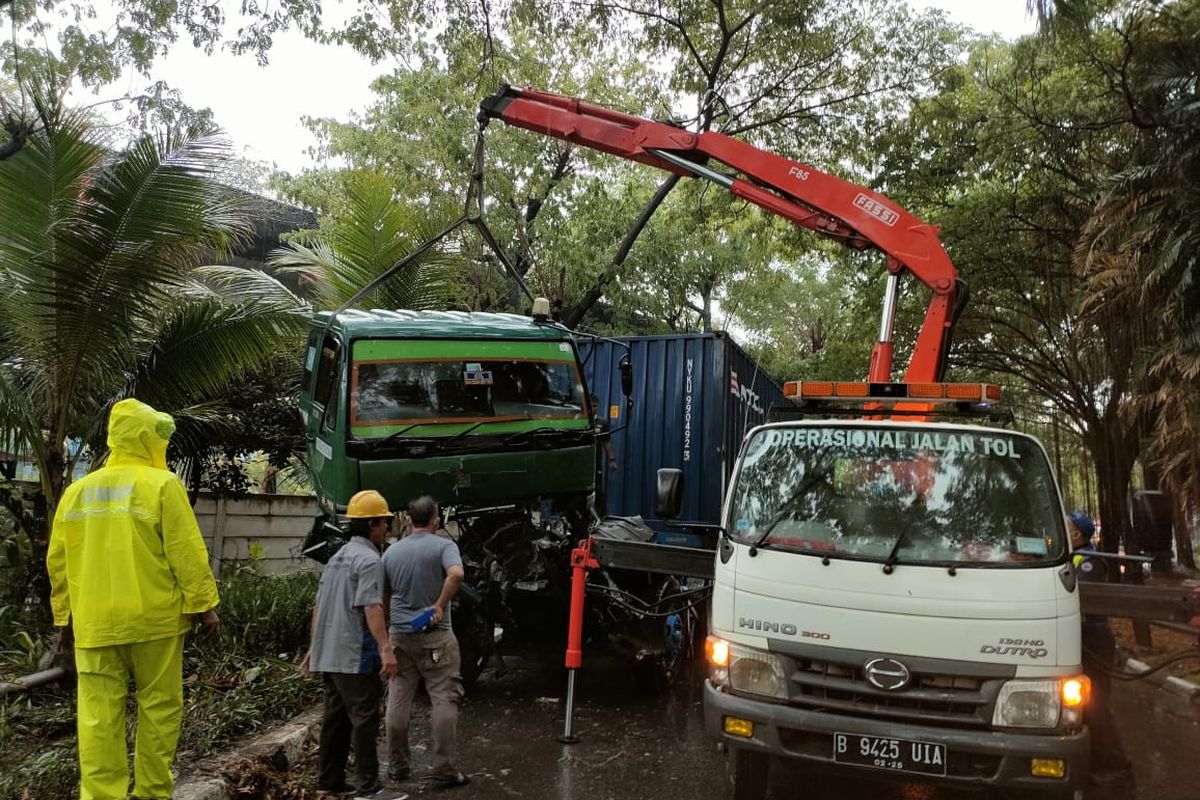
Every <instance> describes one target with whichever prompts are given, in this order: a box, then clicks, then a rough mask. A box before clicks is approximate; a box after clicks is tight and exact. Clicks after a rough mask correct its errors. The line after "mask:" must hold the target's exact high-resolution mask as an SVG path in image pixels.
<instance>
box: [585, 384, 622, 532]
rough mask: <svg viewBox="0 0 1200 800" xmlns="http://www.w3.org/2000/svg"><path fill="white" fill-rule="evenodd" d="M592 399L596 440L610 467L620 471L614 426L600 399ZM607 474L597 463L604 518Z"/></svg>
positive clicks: (599, 506)
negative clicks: (614, 447) (614, 445)
mask: <svg viewBox="0 0 1200 800" xmlns="http://www.w3.org/2000/svg"><path fill="white" fill-rule="evenodd" d="M589 399H590V400H591V401H592V423H593V424H594V425H595V426H596V430H597V431H598V433H597V435H596V441H597V442H599V443H600V449H601V451H602V452H603V453H604V457H605V460H606V463H607V466H608V469H610V470H612V471H613V472H618V471H620V470H619V467H618V466H617V457H616V456H615V455H614V454H613V445H612V427H611V426H610V425H609V423H608V415H607V414H604V413H602V412H603V411H605V409H602V408H601V407H600V401H599V400H598V399H597V398H596V395H594V394H593V395H590V397H589ZM607 483H608V480H607V475H606V474H605V471H604V467H601V466H599V465H597V468H596V513H597V514H599V515H600V516H601V517H602V518H603V517H605V516H607V514H608V492H607V490H606V489H607V486H606V485H607Z"/></svg>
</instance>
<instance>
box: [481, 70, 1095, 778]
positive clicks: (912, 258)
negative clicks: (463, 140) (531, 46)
mask: <svg viewBox="0 0 1200 800" xmlns="http://www.w3.org/2000/svg"><path fill="white" fill-rule="evenodd" d="M480 118H481V120H484V121H486V120H488V119H493V118H497V119H501V120H503V121H504V122H505V123H507V124H509V125H512V126H515V127H519V128H524V129H526V130H531V131H534V132H536V133H540V134H543V135H547V136H553V137H556V138H560V139H564V140H567V141H570V142H573V143H575V144H578V145H580V146H584V147H590V148H594V149H597V150H602V151H604V152H607V153H611V154H614V155H617V156H620V157H623V158H627V159H630V160H633V161H637V162H640V163H643V164H648V165H650V166H654V167H657V168H660V169H663V170H666V171H669V172H672V173H675V174H677V175H683V176H690V177H697V178H701V179H704V180H708V181H711V182H713V183H715V184H717V185H719V186H722V187H724V188H725V189H727V190H728V191H729V192H730V193H731V194H732V195H734V196H735V197H737V198H739V199H741V200H743V201H745V202H747V203H750V204H753V205H756V206H758V207H760V208H762V209H764V210H766V211H769V212H771V213H774V214H779V215H780V216H782V217H784V218H786V219H789V220H791V221H792V222H794V223H795V224H797V225H800V226H803V227H806V228H809V229H811V230H813V231H815V232H817V233H819V234H821V235H823V236H825V237H827V238H829V239H831V240H834V241H836V242H838V243H841V244H844V245H846V246H849V247H852V248H855V249H859V250H876V251H880V252H882V253H883V254H884V256H885V257H886V265H887V271H888V275H887V288H886V292H885V296H884V307H883V314H882V323H881V326H880V334H879V339H878V342H877V343H876V345H875V347H874V349H873V351H872V354H871V362H870V367H869V370H868V374H867V382H863V383H830V382H811V381H806V382H793V383H790V384H787V385H786V386H785V394H786V395H788V397H789V398H790V400H791V401H793V407H792V408H791V409H789V411H790V412H792V413H787V414H785V415H784V417H783V418H782V419H781V420H780V421H778V422H775V423H772V424H768V425H763V426H761V427H758V428H755V429H754V430H752V431H751V432H750V433H749V434H748V435H747V437H746V438H745V440H744V441H743V443H742V445H741V455H740V457H739V459H738V461H737V464H736V466H735V469H734V472H733V475H732V477H731V479H730V481H729V484H728V486H726V487H725V504H724V509H723V520H722V528H723V530H722V532H721V534H720V539H719V544H718V546H717V553H716V555H715V574H714V579H713V584H712V601H711V609H710V613H709V620H710V622H709V628H710V633H711V636H710V637H709V638H708V640H707V651H708V659H709V662H710V673H709V677H708V679H707V681H706V684H705V694H704V705H705V713H706V719H707V724H708V726H709V728H710V730H711V732H712V733H713V735H714V736H715V737H717V739H718V740H719V742H720V743H721V744H722V745H723V747H724V750H725V751H726V753H727V754H728V759H729V766H730V775H731V777H732V783H731V785H732V790H733V794H734V795H735V796H736V797H739V798H758V797H762V796H763V795H764V794H765V793H766V790H767V785H768V781H769V779H770V778H771V777H772V773H773V772H775V771H776V766H777V765H778V764H779V763H780V762H783V761H790V762H793V765H794V766H795V765H798V766H799V767H801V768H804V767H807V768H812V769H822V770H835V771H841V772H844V773H847V774H850V773H854V774H859V775H874V776H878V777H884V778H896V779H902V780H907V781H909V782H913V781H916V782H925V781H932V782H946V783H951V784H957V785H963V786H976V787H998V788H1008V789H1012V790H1014V791H1015V792H1016V793H1017V794H1018V795H1019V796H1021V797H1037V796H1044V797H1061V798H1066V797H1072V796H1073V795H1075V793H1076V791H1077V790H1078V789H1079V787H1080V786H1082V785H1083V783H1084V781H1085V780H1086V777H1087V773H1088V749H1089V747H1088V745H1089V741H1088V732H1087V727H1086V710H1085V709H1086V705H1087V695H1088V688H1089V687H1088V681H1087V679H1086V678H1084V677H1083V675H1082V670H1081V653H1080V610H1079V609H1080V606H1079V595H1078V590H1077V586H1076V576H1075V573H1074V570H1073V567H1072V564H1071V560H1070V553H1069V545H1068V540H1067V534H1066V526H1065V517H1064V512H1063V508H1062V503H1061V500H1060V498H1059V493H1058V489H1057V486H1056V485H1055V481H1054V479H1053V476H1052V473H1051V471H1050V468H1049V465H1048V463H1047V459H1046V455H1045V452H1044V451H1043V449H1042V447H1041V445H1040V444H1038V442H1037V441H1036V440H1034V439H1032V438H1030V437H1028V436H1025V435H1022V434H1020V433H1015V432H1013V431H1012V430H1009V429H1006V428H1004V427H1002V426H998V425H996V423H997V421H998V420H999V419H1000V418H1001V417H1000V415H999V414H998V413H996V411H995V409H994V408H993V404H994V403H995V402H996V401H997V400H998V399H999V390H998V389H997V388H996V387H994V386H988V385H983V384H964V383H944V382H943V374H944V371H945V364H946V355H947V352H948V349H949V342H950V332H951V329H952V327H953V324H954V320H955V318H956V317H957V316H958V314H959V312H960V311H961V309H962V306H963V302H964V300H965V294H966V293H965V287H964V286H963V284H962V283H961V282H960V281H959V280H958V275H957V272H956V270H955V268H954V265H953V264H952V263H951V262H950V259H949V257H948V256H947V255H946V252H945V250H944V249H943V248H942V245H941V243H940V241H939V239H938V235H937V229H936V228H935V227H934V226H932V225H929V224H927V223H924V222H922V221H921V220H919V219H917V218H916V217H914V216H913V215H912V214H910V213H908V212H907V211H905V210H904V209H903V208H901V207H899V206H898V205H897V204H895V203H894V202H892V201H891V200H890V199H889V198H887V197H885V196H884V195H882V194H879V193H878V192H875V191H872V190H870V189H868V188H866V187H863V186H858V185H855V184H853V183H850V182H848V181H845V180H842V179H840V178H837V177H835V176H832V175H829V174H826V173H824V172H821V171H820V170H818V169H815V168H813V167H811V166H809V165H807V164H803V163H800V162H797V161H792V160H790V159H787V158H784V157H782V156H779V155H776V154H773V153H769V152H764V151H762V150H759V149H758V148H755V147H753V146H752V145H750V144H748V143H746V142H742V141H739V140H737V139H733V138H731V137H729V136H725V135H723V134H720V133H714V132H692V131H688V130H686V129H683V128H679V127H675V126H673V125H668V124H663V123H659V122H653V121H650V120H646V119H642V118H640V117H636V116H631V115H629V114H624V113H621V112H617V111H613V110H611V109H606V108H602V107H599V106H596V105H592V104H589V103H586V102H583V101H580V100H576V99H572V98H567V97H561V96H558V95H553V94H548V93H545V92H538V91H534V90H529V89H525V90H521V89H514V88H511V87H504V88H503V89H501V90H500V91H499V92H497V93H496V94H495V95H493V96H491V97H489V98H487V99H486V100H485V101H484V102H483V105H482V108H481V112H480ZM643 216H645V215H643ZM643 221H644V220H643ZM905 275H910V276H912V277H914V278H916V279H917V280H919V281H920V282H921V283H923V284H924V285H925V286H926V287H927V288H928V290H929V292H930V293H931V299H930V302H929V305H928V309H927V311H926V314H925V319H924V323H923V325H922V327H921V329H920V331H919V332H918V334H917V337H916V340H915V343H914V345H913V351H912V356H911V358H910V361H909V366H908V368H907V370H906V372H905V374H904V378H903V381H902V382H895V383H894V382H892V355H893V347H892V324H893V319H894V316H895V308H896V300H897V292H898V286H899V281H900V279H901V278H902V277H903V276H905ZM681 497H682V487H681V475H680V473H679V472H678V471H672V470H663V471H661V472H660V474H659V486H658V504H659V511H660V512H661V513H660V515H659V516H660V517H661V516H665V515H668V514H670V513H671V512H672V511H674V510H675V509H677V508H678V506H679V503H680V499H681ZM590 558H591V554H590V552H589V551H585V552H582V553H580V557H579V559H578V560H579V563H580V568H581V570H582V569H583V567H584V566H585V565H586V564H587V563H590V562H589V559H590ZM655 559H657V561H658V563H659V564H660V565H661V564H664V563H666V561H665V560H664V558H663V557H662V555H661V554H659V555H656V556H655ZM601 563H602V562H601ZM580 598H581V599H582V592H581V593H580ZM568 719H569V714H568ZM780 772H781V773H786V772H789V771H783V770H780ZM796 788H799V787H793V790H794V789H796Z"/></svg>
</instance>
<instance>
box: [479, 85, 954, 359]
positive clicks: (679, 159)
mask: <svg viewBox="0 0 1200 800" xmlns="http://www.w3.org/2000/svg"><path fill="white" fill-rule="evenodd" d="M495 118H498V119H501V120H503V121H504V122H505V123H507V124H509V125H512V126H514V127H518V128H525V129H526V130H530V131H534V132H535V133H540V134H543V135H545V136H552V137H555V138H558V139H563V140H566V141H568V142H572V143H574V144H578V145H581V146H583V147H588V148H591V149H593V150H600V151H602V152H605V153H611V154H612V155H616V156H620V157H622V158H626V159H629V160H631V161H638V162H640V163H643V164H649V165H650V166H653V167H658V168H659V169H663V170H666V171H668V172H674V173H677V174H679V175H685V176H690V177H700V178H704V179H707V180H710V181H713V182H715V183H718V184H720V185H722V186H724V187H725V188H726V189H728V190H729V192H730V193H731V194H733V195H734V196H735V197H739V198H741V199H743V200H745V201H747V202H749V203H753V204H754V205H756V206H759V207H760V208H763V209H766V210H767V211H770V212H771V213H774V214H778V215H779V216H781V217H783V218H785V219H788V220H791V221H792V222H794V223H796V224H797V225H802V226H804V227H806V228H810V229H812V230H814V231H816V232H817V233H820V234H822V235H824V236H827V237H829V238H831V239H834V240H835V241H838V242H840V243H842V244H844V245H847V246H849V247H853V248H856V249H860V250H863V249H870V248H874V249H878V250H880V251H882V252H883V253H884V254H885V255H886V256H887V268H888V271H889V273H891V277H890V278H889V281H888V296H887V298H886V299H885V308H884V319H883V323H882V325H881V331H880V337H879V341H878V342H877V343H876V345H875V348H874V350H873V351H872V353H871V367H870V371H869V374H868V380H871V381H883V382H886V381H889V380H891V371H892V343H891V326H892V317H893V315H894V313H895V291H896V281H895V278H896V277H898V276H899V275H900V274H901V273H902V272H904V271H907V272H910V273H911V274H912V275H913V276H914V277H916V278H917V279H918V280H920V281H921V282H922V283H924V284H925V285H926V286H928V287H929V289H930V290H931V291H932V292H933V297H932V298H931V300H930V303H929V308H928V309H927V311H926V314H925V322H924V324H923V325H922V327H921V331H920V333H919V334H918V335H917V341H916V345H915V346H914V348H913V355H912V359H911V360H910V362H909V367H908V370H907V372H906V373H905V380H906V381H910V382H918V381H919V382H927V381H937V380H940V379H941V377H942V372H943V371H944V364H945V354H946V350H947V349H948V346H949V337H950V329H951V327H952V326H953V322H954V319H953V318H954V316H955V313H956V309H955V305H956V299H957V296H958V289H959V281H958V273H957V272H956V270H955V269H954V265H953V264H952V263H950V258H949V256H947V255H946V251H945V250H944V249H943V248H942V244H941V242H940V241H939V240H938V235H937V228H936V227H935V226H933V225H929V224H927V223H925V222H922V221H921V220H919V219H917V218H916V217H914V216H913V215H912V214H910V213H909V212H907V211H905V210H904V209H903V208H901V207H900V206H898V205H896V203H894V202H893V201H892V200H890V199H889V198H887V197H886V196H884V195H882V194H879V193H878V192H874V191H872V190H870V189H868V188H866V187H864V186H859V185H857V184H854V183H851V182H849V181H846V180H843V179H841V178H838V177H836V176H834V175H830V174H828V173H825V172H822V171H821V170H818V169H814V168H813V167H811V166H809V165H807V164H804V163H801V162H799V161H792V160H791V159H788V158H784V157H783V156H780V155H776V154H775V153H769V152H767V151H764V150H760V149H758V148H757V147H754V146H753V145H751V144H748V143H746V142H743V141H740V140H738V139H734V138H733V137H731V136H726V135H725V134H722V133H715V132H712V131H708V132H704V133H692V132H690V131H687V130H684V129H682V128H677V127H675V126H672V125H668V124H665V123H662V122H654V121H652V120H647V119H642V118H641V117H636V116H633V115H631V114H624V113H622V112H619V111H613V110H612V109H608V108H603V107H601V106H597V105H593V104H591V103H587V102H584V101H582V100H577V99H574V98H569V97H563V96H561V95H555V94H550V93H548V92H540V91H537V90H534V89H516V88H513V87H509V86H504V87H502V88H501V89H500V90H499V91H498V92H497V93H496V94H494V95H492V96H490V97H488V98H486V99H485V100H484V101H483V103H482V104H481V106H480V119H481V121H486V120H488V119H495ZM710 161H715V162H718V163H720V164H723V165H725V166H726V167H728V168H730V169H731V170H732V171H733V173H734V174H727V173H724V172H719V171H716V170H713V169H710V168H709V167H708V166H707V163H708V162H710Z"/></svg>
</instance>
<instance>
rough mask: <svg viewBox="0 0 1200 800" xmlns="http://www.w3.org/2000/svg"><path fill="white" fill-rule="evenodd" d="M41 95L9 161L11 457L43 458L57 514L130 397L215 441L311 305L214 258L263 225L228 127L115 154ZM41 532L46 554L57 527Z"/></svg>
mask: <svg viewBox="0 0 1200 800" xmlns="http://www.w3.org/2000/svg"><path fill="white" fill-rule="evenodd" d="M31 96H32V105H33V109H34V115H35V117H36V119H35V126H34V133H32V134H31V135H30V136H29V138H28V140H27V142H26V143H25V146H24V147H23V148H22V149H21V151H20V152H18V153H16V154H15V155H14V156H13V157H12V158H10V159H8V160H6V161H3V162H0V450H8V451H11V452H16V453H20V454H22V455H24V456H27V457H28V458H29V459H30V460H31V461H32V462H33V464H34V465H35V466H36V467H37V470H38V473H39V475H40V479H41V488H42V491H43V493H44V495H45V497H46V501H47V506H48V514H52V513H53V508H54V506H55V504H56V502H57V500H58V498H59V497H60V495H61V493H62V490H63V488H64V485H65V484H66V482H67V481H68V480H69V476H70V474H71V471H72V469H73V468H74V467H75V465H76V462H77V461H78V460H79V459H81V458H84V457H88V456H90V457H91V458H92V459H93V460H94V459H96V457H97V456H98V455H99V454H100V453H102V452H103V449H104V448H103V442H104V427H105V422H106V415H107V410H108V408H109V407H110V406H111V405H112V403H113V402H114V401H116V400H119V399H121V398H123V397H128V396H133V395H136V396H138V397H139V398H141V399H143V400H145V401H146V402H149V403H152V404H154V405H156V406H158V407H159V408H162V409H163V410H166V411H169V412H171V413H173V414H175V415H176V417H177V418H178V419H179V421H180V434H181V436H182V438H183V439H184V441H185V444H186V443H187V440H188V439H189V438H190V439H191V440H192V443H193V444H194V445H197V446H198V445H201V444H202V435H203V432H204V429H205V426H206V425H208V426H211V425H212V424H213V423H214V422H218V421H219V420H220V413H219V412H220V398H221V393H222V391H223V390H224V388H225V387H226V386H227V385H228V383H229V382H230V380H231V379H233V378H236V377H237V376H239V375H241V374H242V373H244V372H245V371H246V370H248V369H251V368H253V367H254V366H256V365H257V364H260V363H262V362H263V361H264V360H265V359H267V358H268V357H270V356H271V355H272V354H273V353H275V352H276V351H277V348H278V346H279V343H280V341H281V339H283V338H285V337H287V336H296V335H297V334H298V333H299V331H300V330H301V329H302V326H303V323H304V317H305V316H306V315H307V311H308V309H307V305H306V304H305V303H304V302H302V301H301V300H299V299H298V298H296V297H295V296H293V295H292V294H291V293H289V292H287V290H286V289H284V288H283V287H282V286H281V285H280V284H279V283H278V282H276V281H274V280H273V279H271V278H269V277H267V276H266V275H264V274H262V273H254V272H251V271H248V270H237V269H234V268H230V267H204V266H202V265H204V264H206V263H210V262H211V261H212V260H213V259H214V256H217V255H219V254H220V253H222V252H223V251H225V250H226V249H227V248H228V247H229V246H230V245H231V244H232V243H234V242H236V241H237V240H238V239H239V238H240V237H243V236H245V235H246V233H247V232H248V230H249V223H248V218H247V215H246V213H245V212H244V210H243V208H242V207H241V206H240V203H241V202H242V201H241V200H240V199H239V198H238V196H237V195H234V194H233V193H231V192H230V191H229V190H227V189H226V188H224V187H223V186H222V185H221V184H219V183H218V182H217V181H216V179H215V178H216V176H217V174H218V172H219V170H220V169H221V168H222V166H223V165H224V164H225V163H226V161H227V160H228V158H229V156H230V154H229V150H228V147H227V145H226V144H225V143H224V142H223V140H222V139H220V138H219V137H218V136H217V135H216V134H215V133H214V132H213V131H210V130H202V129H196V128H191V129H183V130H171V131H165V132H162V133H159V134H158V135H146V136H143V137H141V138H139V139H137V140H136V141H134V142H133V143H132V144H131V145H129V146H128V147H126V148H124V149H121V150H116V151H114V150H111V149H109V148H107V147H106V146H105V142H104V141H103V140H102V139H101V138H100V137H99V136H98V134H97V130H96V128H95V127H94V126H93V125H92V122H91V120H90V119H89V117H88V116H86V115H85V114H82V113H79V112H76V111H72V110H69V109H67V108H65V107H64V106H63V105H62V103H61V100H60V96H56V94H55V93H54V92H51V91H47V90H46V89H45V85H42V86H34V87H33V88H32V90H31ZM71 443H82V445H83V446H69V445H70V444H71ZM28 533H29V534H30V538H31V539H32V540H33V543H34V548H35V549H34V555H35V558H36V556H37V555H38V545H39V544H40V545H43V546H44V542H45V534H46V531H45V530H44V529H43V530H39V531H28Z"/></svg>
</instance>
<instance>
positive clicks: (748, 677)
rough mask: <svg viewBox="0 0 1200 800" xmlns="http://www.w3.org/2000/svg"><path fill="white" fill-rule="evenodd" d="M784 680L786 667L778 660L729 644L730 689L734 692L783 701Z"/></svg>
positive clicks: (785, 683)
mask: <svg viewBox="0 0 1200 800" xmlns="http://www.w3.org/2000/svg"><path fill="white" fill-rule="evenodd" d="M787 678H788V670H787V665H786V662H785V661H784V659H783V658H782V657H781V656H777V655H775V654H773V653H768V652H766V651H764V650H756V649H754V648H752V647H743V646H742V645H737V644H732V643H730V645H729V685H730V686H731V687H732V688H733V689H735V690H737V691H739V692H747V693H749V694H757V695H763V696H764V697H776V698H779V699H781V700H786V699H787V696H788V688H787Z"/></svg>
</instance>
